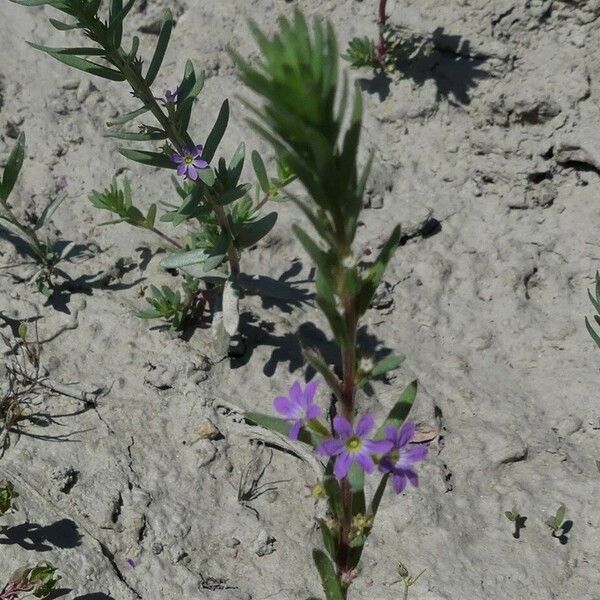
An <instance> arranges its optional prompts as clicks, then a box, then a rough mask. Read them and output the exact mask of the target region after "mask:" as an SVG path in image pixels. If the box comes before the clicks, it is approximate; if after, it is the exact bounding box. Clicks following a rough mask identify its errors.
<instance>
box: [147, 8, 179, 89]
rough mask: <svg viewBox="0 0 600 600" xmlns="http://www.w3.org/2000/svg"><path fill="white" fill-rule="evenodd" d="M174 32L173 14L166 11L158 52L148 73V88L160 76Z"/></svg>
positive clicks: (157, 46)
mask: <svg viewBox="0 0 600 600" xmlns="http://www.w3.org/2000/svg"><path fill="white" fill-rule="evenodd" d="M172 30H173V14H172V13H171V11H170V10H169V9H167V10H165V15H164V18H163V22H162V26H161V29H160V34H159V36H158V42H157V43H156V50H155V51H154V56H153V57H152V61H151V62H150V66H149V67H148V72H147V73H146V85H148V86H151V85H152V84H153V83H154V80H155V79H156V76H157V75H158V72H159V70H160V66H161V65H162V62H163V59H164V57H165V52H166V51H167V46H168V45H169V40H170V39H171V31H172Z"/></svg>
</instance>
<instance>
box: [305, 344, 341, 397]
mask: <svg viewBox="0 0 600 600" xmlns="http://www.w3.org/2000/svg"><path fill="white" fill-rule="evenodd" d="M303 354H304V358H305V359H306V362H307V363H308V364H309V365H310V366H311V367H312V368H313V369H315V371H317V373H320V374H321V376H322V377H323V379H325V381H326V382H327V385H328V386H329V387H330V389H331V391H332V392H333V393H334V394H335V395H336V397H337V398H338V399H341V396H342V382H341V381H340V379H339V377H338V376H337V375H336V374H335V373H334V372H333V371H332V370H331V369H330V368H329V365H328V364H327V363H326V362H325V359H324V358H323V356H322V354H321V353H320V352H319V351H318V350H316V349H312V348H307V349H305V350H304V352H303Z"/></svg>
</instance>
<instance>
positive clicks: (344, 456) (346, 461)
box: [333, 452, 352, 479]
mask: <svg viewBox="0 0 600 600" xmlns="http://www.w3.org/2000/svg"><path fill="white" fill-rule="evenodd" d="M351 464H352V456H351V455H350V454H349V453H348V452H342V453H341V454H340V455H339V456H338V457H337V458H336V459H335V465H334V466H333V474H334V475H335V476H336V477H337V478H338V479H344V477H346V475H348V471H349V470H350V465H351Z"/></svg>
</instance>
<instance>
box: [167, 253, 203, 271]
mask: <svg viewBox="0 0 600 600" xmlns="http://www.w3.org/2000/svg"><path fill="white" fill-rule="evenodd" d="M208 257H209V254H208V252H207V251H206V250H205V249H203V248H198V249H196V250H188V251H186V252H174V253H173V254H170V255H169V256H167V258H164V259H163V260H162V261H161V262H160V266H161V267H164V268H165V269H179V268H181V267H187V266H190V265H197V264H204V263H205V262H206V260H207V259H208Z"/></svg>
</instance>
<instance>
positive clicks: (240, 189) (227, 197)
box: [216, 183, 252, 206]
mask: <svg viewBox="0 0 600 600" xmlns="http://www.w3.org/2000/svg"><path fill="white" fill-rule="evenodd" d="M251 189H252V185H251V184H250V183H245V184H243V185H238V186H236V187H233V188H230V189H228V190H225V191H224V192H223V193H222V194H219V195H218V196H217V197H216V202H217V204H218V205H219V206H227V205H228V204H231V203H232V202H235V201H236V200H239V199H240V198H243V197H244V196H245V195H246V194H247V193H248V192H249V191H250V190H251Z"/></svg>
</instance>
